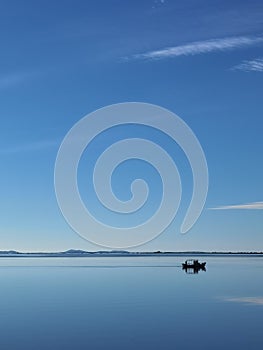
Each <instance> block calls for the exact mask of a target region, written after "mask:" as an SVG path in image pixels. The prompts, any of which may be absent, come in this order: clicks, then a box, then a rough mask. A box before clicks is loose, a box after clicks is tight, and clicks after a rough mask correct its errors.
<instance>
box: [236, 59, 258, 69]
mask: <svg viewBox="0 0 263 350" xmlns="http://www.w3.org/2000/svg"><path fill="white" fill-rule="evenodd" d="M232 70H242V71H244V72H263V58H255V59H254V60H250V61H243V62H242V63H240V64H238V65H237V66H235V67H233V68H232Z"/></svg>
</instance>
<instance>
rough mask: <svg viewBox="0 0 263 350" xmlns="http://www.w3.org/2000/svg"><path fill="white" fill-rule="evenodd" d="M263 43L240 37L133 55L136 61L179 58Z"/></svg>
mask: <svg viewBox="0 0 263 350" xmlns="http://www.w3.org/2000/svg"><path fill="white" fill-rule="evenodd" d="M262 43H263V37H259V36H239V37H229V38H223V39H212V40H205V41H195V42H192V43H189V44H185V45H180V46H173V47H167V48H164V49H161V50H156V51H149V52H145V53H140V54H136V55H133V56H132V57H131V58H134V59H162V58H168V57H178V56H193V55H199V54H204V53H210V52H216V51H226V50H233V49H238V48H243V47H247V46H253V45H259V44H262Z"/></svg>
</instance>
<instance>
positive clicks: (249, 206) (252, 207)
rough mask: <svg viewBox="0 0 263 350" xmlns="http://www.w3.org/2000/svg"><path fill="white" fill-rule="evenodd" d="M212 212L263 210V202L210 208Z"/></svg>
mask: <svg viewBox="0 0 263 350" xmlns="http://www.w3.org/2000/svg"><path fill="white" fill-rule="evenodd" d="M209 209H211V210H231V209H241V210H242V209H243V210H244V209H250V210H262V209H263V202H253V203H245V204H235V205H223V206H220V207H215V208H209Z"/></svg>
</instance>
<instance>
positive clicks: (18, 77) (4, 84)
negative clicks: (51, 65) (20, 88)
mask: <svg viewBox="0 0 263 350" xmlns="http://www.w3.org/2000/svg"><path fill="white" fill-rule="evenodd" d="M34 75H35V73H33V72H24V73H23V72H18V73H10V74H7V75H4V76H0V89H6V88H10V87H13V86H17V85H20V84H22V83H24V82H26V81H28V80H29V79H31V78H32V77H34Z"/></svg>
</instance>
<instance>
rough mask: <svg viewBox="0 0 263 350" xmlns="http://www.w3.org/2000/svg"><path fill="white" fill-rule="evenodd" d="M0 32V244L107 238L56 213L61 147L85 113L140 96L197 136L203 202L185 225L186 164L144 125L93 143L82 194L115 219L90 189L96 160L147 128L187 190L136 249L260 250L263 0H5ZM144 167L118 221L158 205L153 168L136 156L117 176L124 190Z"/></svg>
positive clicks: (50, 247) (120, 192)
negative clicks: (144, 188) (132, 204)
mask: <svg viewBox="0 0 263 350" xmlns="http://www.w3.org/2000/svg"><path fill="white" fill-rule="evenodd" d="M0 43H1V50H0V62H1V64H0V118H1V129H0V135H1V136H0V160H1V174H0V195H1V201H0V250H11V249H15V250H19V251H62V250H67V249H83V250H101V249H104V248H102V247H100V246H97V245H95V244H92V243H90V242H88V241H87V240H84V239H83V238H81V237H80V236H79V235H78V234H77V233H75V232H74V230H72V229H71V228H70V227H69V225H68V224H67V222H66V221H65V219H64V218H63V216H62V214H61V212H60V209H59V207H58V204H57V200H56V195H55V190H54V165H55V160H56V155H57V152H58V149H59V146H60V144H61V142H62V140H63V138H64V137H65V135H66V133H67V132H68V131H69V130H70V128H72V127H73V125H74V124H75V123H76V122H78V121H79V120H80V119H81V118H83V117H84V116H85V115H87V114H89V113H91V112H93V111H95V110H97V109H99V108H101V107H104V106H107V105H111V104H116V103H123V102H135V101H136V102H145V103H151V104H155V105H159V106H161V107H164V108H166V109H168V110H170V111H172V112H173V113H176V114H177V115H178V116H180V118H182V119H183V120H184V121H185V122H186V123H187V124H188V126H189V127H190V128H191V129H192V130H193V132H194V133H195V135H196V136H197V138H198V140H199V142H200V144H201V145H202V148H203V150H204V153H205V156H206V159H207V164H208V169H209V190H208V196H207V201H206V204H205V207H204V210H203V212H202V214H201V216H200V218H199V220H198V221H197V222H196V224H195V225H194V227H193V228H192V229H191V230H190V231H189V232H188V233H187V234H185V235H182V234H180V226H181V223H182V220H183V218H184V215H185V212H186V210H187V207H188V206H189V201H190V199H191V193H192V187H193V184H192V181H191V169H190V168H189V164H187V161H186V159H185V157H184V154H182V152H181V151H180V149H179V148H178V146H177V145H176V144H175V145H172V144H171V141H170V140H165V138H164V136H163V135H161V134H160V133H159V134H158V133H157V134H156V133H155V132H154V131H149V130H146V129H144V128H140V127H133V128H132V129H129V130H127V129H125V128H123V129H118V130H112V132H113V134H112V135H109V134H107V133H106V134H105V135H104V136H105V139H104V140H103V139H102V138H99V139H98V140H97V144H96V142H95V143H94V144H93V145H90V147H88V148H87V150H86V152H85V154H84V155H83V158H82V162H81V164H80V167H79V171H80V175H79V182H80V184H79V188H80V192H81V195H82V196H83V201H84V202H85V204H86V205H87V207H89V208H90V210H91V211H92V212H94V215H99V216H100V217H101V220H105V221H106V222H107V223H108V224H116V223H120V222H122V221H120V220H119V218H118V217H117V216H113V217H111V216H110V215H109V213H106V212H104V211H103V210H101V208H99V204H98V203H97V200H96V199H95V198H93V197H92V196H91V197H90V196H89V195H87V193H88V191H91V190H92V188H91V187H92V186H91V185H92V183H91V177H90V176H91V173H90V172H89V171H90V168H91V164H93V163H94V159H95V158H96V157H95V156H96V155H97V156H99V154H98V150H101V151H103V146H106V145H108V144H109V143H110V141H114V140H115V141H116V140H119V139H121V138H122V137H123V138H125V137H127V136H129V137H130V136H131V137H138V135H139V137H148V138H149V139H151V140H153V141H155V142H157V143H159V144H160V146H161V147H163V148H166V149H167V152H169V151H171V152H175V153H174V156H173V159H174V160H175V161H176V163H177V166H178V169H179V170H180V175H181V179H182V186H183V192H182V201H181V205H180V208H179V211H178V215H177V216H176V217H175V219H174V221H173V222H172V224H171V225H170V226H169V227H168V228H167V229H166V230H165V231H164V232H163V233H162V234H161V235H160V236H159V237H157V238H156V239H154V240H153V241H151V242H149V243H147V244H145V245H142V246H140V247H137V248H133V250H138V251H155V250H164V251H186V250H202V251H263V211H262V209H263V204H262V203H263V185H262V179H263V164H262V151H263V137H262V132H263V118H262V116H263V103H262V92H263V3H262V1H260V0H258V1H254V0H252V1H241V0H239V1H233V0H231V1H224V0H220V1H214V0H209V1H202V0H200V1H194V0H192V1H188V0H186V1H177V0H174V1H171V0H160V1H159V0H153V1H152V0H140V1H128V0H127V1H126V0H119V1H117V0H116V1H113V0H107V1H106V0H104V1H102V0H99V1H87V0H86V1H82V0H74V1H67V0H65V1H63V2H59V1H57V2H54V1H50V0H45V1H37V2H36V1H29V0H25V1H23V2H21V1H18V0H16V1H12V0H10V1H8V2H7V1H2V2H1V4H0ZM100 136H101V135H100ZM174 150H175V151H174ZM135 173H136V174H135ZM137 175H138V176H137ZM144 176H145V177H146V178H147V181H148V182H149V188H150V190H152V191H153V192H151V191H150V195H149V198H148V200H149V203H148V207H145V208H144V209H143V212H142V214H140V215H139V216H138V217H137V218H136V217H132V216H131V217H130V218H127V221H125V220H126V218H125V220H124V221H125V222H123V225H124V226H125V225H130V224H132V222H133V219H134V220H135V222H137V223H139V222H141V220H143V219H144V217H145V218H147V217H149V215H151V213H152V212H154V210H156V208H157V203H158V201H159V200H160V196H161V194H160V193H161V190H160V188H159V186H158V185H160V178H159V177H158V174H156V172H155V171H154V169H152V168H151V167H150V166H149V165H147V164H144V163H143V164H142V162H140V161H136V160H134V161H130V164H128V162H127V164H124V165H123V168H122V169H119V172H117V171H116V177H114V178H113V182H112V183H113V190H114V191H115V193H116V195H117V196H119V197H120V198H122V199H124V200H127V199H129V196H130V189H129V179H132V178H133V177H144ZM85 191H87V193H85ZM96 210H97V214H95V213H96Z"/></svg>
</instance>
